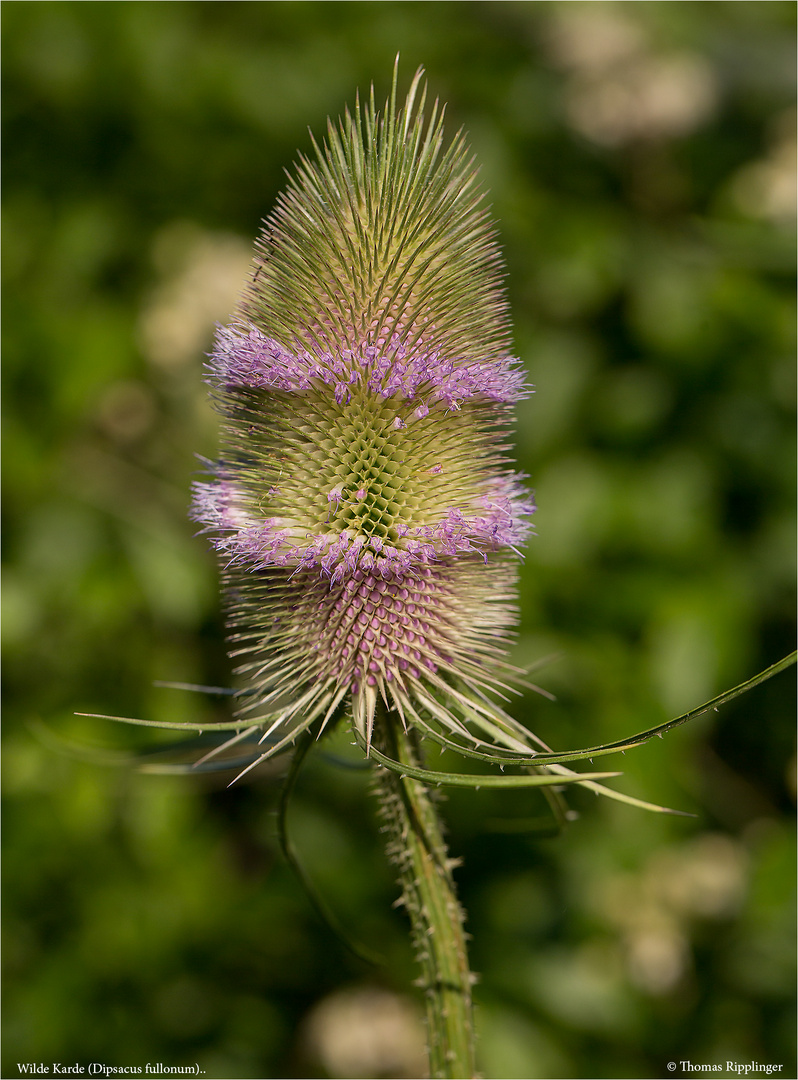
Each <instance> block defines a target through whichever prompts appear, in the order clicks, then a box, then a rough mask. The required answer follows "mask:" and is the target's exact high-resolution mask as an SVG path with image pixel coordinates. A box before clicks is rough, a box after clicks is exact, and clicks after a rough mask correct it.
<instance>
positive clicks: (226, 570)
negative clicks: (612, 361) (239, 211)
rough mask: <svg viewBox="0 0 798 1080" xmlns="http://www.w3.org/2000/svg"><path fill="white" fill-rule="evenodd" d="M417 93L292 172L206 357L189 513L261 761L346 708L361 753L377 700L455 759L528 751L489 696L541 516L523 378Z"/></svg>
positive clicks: (477, 240)
mask: <svg viewBox="0 0 798 1080" xmlns="http://www.w3.org/2000/svg"><path fill="white" fill-rule="evenodd" d="M421 80H422V72H421V71H419V72H418V73H417V74H416V76H415V78H414V80H413V83H412V86H411V88H410V91H409V94H408V97H407V100H406V102H405V104H404V106H403V107H402V108H399V107H398V106H397V101H396V76H394V87H393V91H392V94H391V97H390V100H389V102H388V103H387V105H386V108H385V110H384V112H383V113H379V112H378V111H377V109H376V107H375V101H374V93H373V90H372V93H371V97H370V100H369V103H368V104H367V106H366V107H365V108H364V109H361V108H360V104H359V103H357V104H356V106H355V110H354V112H353V113H351V114H350V113H349V112H348V111H347V112H346V113H345V115H344V117H343V119H342V120H340V121H339V123H338V124H337V125H333V124H332V123H329V124H328V130H327V138H326V141H324V142H323V143H322V144H321V145H318V144H315V143H314V149H315V156H314V158H313V160H308V159H305V158H301V159H300V162H299V164H298V166H297V168H296V170H295V172H294V174H293V175H292V176H291V177H290V179H289V182H288V187H287V189H286V191H285V192H284V193H283V194H282V195H281V196H280V197H279V199H278V203H277V207H276V209H275V210H274V212H273V213H272V215H271V216H270V217H269V218H268V219H267V221H266V222H265V227H264V229H263V232H262V234H261V236H260V238H259V240H258V241H257V248H256V255H255V260H254V269H253V273H252V277H251V280H250V282H249V284H248V287H247V289H246V291H245V294H244V296H243V299H242V301H241V303H240V305H239V307H238V309H237V311H236V313H235V315H234V317H233V319H232V321H231V323H230V325H229V326H226V327H222V328H220V329H219V330H218V333H217V337H216V343H215V348H214V350H213V354H212V356H211V359H210V366H209V381H210V382H211V385H212V388H213V391H212V392H213V394H214V397H215V400H216V402H217V405H218V407H219V409H220V411H221V413H222V416H223V418H224V427H223V448H222V453H221V460H220V461H219V462H218V464H216V465H215V466H214V467H213V470H212V477H211V479H210V481H209V482H204V483H200V484H198V485H197V486H196V490H195V498H194V508H193V516H194V517H195V519H196V520H197V521H198V522H200V523H201V524H202V525H203V526H204V527H205V530H206V531H207V532H208V533H209V534H210V535H211V537H212V543H213V544H214V546H215V547H216V549H217V550H218V552H219V555H220V557H221V562H222V566H223V576H224V586H225V595H226V604H227V618H228V624H229V629H230V640H231V651H232V654H233V655H234V656H235V657H236V659H237V663H238V665H239V666H238V672H239V674H240V676H241V678H242V690H243V692H242V693H241V694H240V696H239V698H238V700H239V703H240V706H241V707H240V710H239V713H238V715H239V716H240V717H241V719H242V722H247V723H251V724H253V725H255V724H259V725H264V726H265V727H266V734H267V735H269V736H270V738H271V747H270V749H269V750H268V751H267V754H268V753H272V752H274V751H276V750H277V749H278V748H281V747H282V746H284V745H286V744H287V743H288V742H290V741H292V740H293V739H294V738H295V737H296V735H297V734H298V733H299V731H301V730H303V729H305V728H306V727H308V726H309V725H310V724H312V723H314V722H316V721H319V726H320V727H322V728H323V727H324V725H325V724H326V723H328V722H329V721H330V720H331V719H332V718H334V717H335V716H337V715H338V714H339V713H340V712H341V711H342V710H343V709H344V708H346V707H348V706H350V705H351V715H352V719H353V724H354V729H355V732H356V734H357V735H358V737H359V739H360V741H361V743H363V744H364V745H365V746H366V747H368V746H369V744H370V741H371V736H372V729H373V725H374V718H375V712H376V710H377V708H378V703H379V702H380V701H381V702H382V703H383V707H384V708H385V709H386V710H387V711H388V713H389V714H390V713H392V714H393V715H395V716H397V717H398V718H399V719H400V720H401V722H402V723H403V724H404V725H405V726H407V725H408V724H412V725H415V726H416V727H417V728H418V729H420V731H421V732H422V733H423V734H425V735H428V736H430V737H432V738H434V739H436V740H437V741H439V742H441V743H443V744H444V745H454V746H461V747H462V746H470V747H478V746H488V745H491V744H493V742H494V741H498V742H499V743H500V744H501V745H503V746H504V747H506V748H507V747H512V748H516V749H520V750H527V751H528V745H529V744H528V742H527V741H526V739H527V738H528V736H527V735H526V732H525V731H523V730H522V729H520V728H519V727H518V726H517V725H516V723H515V721H513V720H511V718H510V717H509V715H507V714H506V713H505V712H504V711H503V710H502V709H501V708H500V706H499V705H498V704H497V702H496V697H497V692H498V696H501V694H502V692H503V690H504V688H505V683H506V682H507V680H508V679H512V674H513V672H512V669H510V668H509V666H508V665H507V664H506V662H505V660H504V654H505V651H506V647H507V643H508V639H509V638H510V636H511V634H512V631H513V627H514V624H515V621H516V610H515V591H516V574H517V564H518V558H519V549H520V547H521V546H522V545H523V544H524V542H525V539H526V537H527V534H528V532H529V528H530V526H529V515H530V514H531V513H532V511H533V509H534V504H533V501H532V498H531V496H530V494H529V492H528V491H527V490H526V489H525V487H524V484H523V478H522V477H521V476H519V475H518V474H516V473H515V472H513V471H512V470H511V468H510V467H509V464H508V458H507V454H508V445H507V441H508V431H509V425H510V423H511V420H512V405H513V403H514V402H516V401H517V400H518V399H519V398H521V397H522V396H524V394H525V392H526V391H525V386H524V378H523V373H522V371H521V369H520V366H519V363H518V361H517V360H515V359H513V358H512V356H511V355H510V353H509V350H510V328H509V321H508V313H507V302H506V299H505V296H504V292H503V286H502V277H503V271H502V262H501V257H500V253H499V250H498V247H497V243H496V238H495V231H494V227H493V225H492V223H491V220H490V217H489V214H488V211H487V209H486V208H485V205H484V196H483V194H482V193H481V191H480V189H479V186H478V183H477V179H476V175H475V171H474V167H473V161H472V159H471V157H470V155H469V152H468V149H467V146H466V144H465V141H464V139H463V137H462V135H458V136H457V137H456V138H455V139H454V141H453V142H452V143H451V145H449V147H448V149H447V148H445V146H444V142H443V129H442V112H441V111H440V110H439V108H438V105H437V103H435V105H434V106H433V107H432V108H431V110H430V115H429V118H428V119H426V118H425V115H424V109H425V91H424V90H423V88H422V85H421ZM264 756H267V755H266V754H265V755H264Z"/></svg>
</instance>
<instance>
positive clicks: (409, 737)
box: [374, 712, 477, 1078]
mask: <svg viewBox="0 0 798 1080" xmlns="http://www.w3.org/2000/svg"><path fill="white" fill-rule="evenodd" d="M374 742H375V745H377V746H378V747H379V749H381V750H382V751H383V752H384V753H385V754H387V755H389V756H391V757H393V758H394V760H396V761H401V762H402V763H403V764H406V765H411V766H412V765H418V764H419V762H420V753H419V750H418V746H417V739H416V737H415V735H414V734H413V732H412V731H411V732H409V733H408V732H405V731H404V730H403V729H402V727H401V726H400V725H399V724H398V723H397V722H395V721H393V720H388V718H387V717H386V715H385V713H384V712H383V713H382V715H380V716H379V717H378V722H377V723H376V724H375V730H374ZM375 788H376V793H377V797H378V799H379V802H380V812H381V817H382V822H383V831H384V832H385V833H386V835H387V851H388V856H389V858H390V859H391V861H392V862H393V863H394V864H395V866H396V867H397V869H398V872H399V882H400V885H401V887H402V901H403V904H404V907H405V910H406V911H407V914H408V916H409V918H410V923H411V927H412V938H413V945H414V949H415V953H416V959H417V960H418V962H419V964H420V965H421V969H422V976H421V980H420V983H419V985H421V986H422V988H423V990H424V998H425V1005H426V1013H427V1043H428V1054H429V1071H430V1076H431V1077H433V1078H439V1077H444V1078H449V1077H460V1078H463V1077H465V1078H471V1077H475V1076H476V1075H477V1074H476V1064H475V1058H474V1026H473V1015H472V1001H471V987H472V984H473V981H474V978H473V976H472V974H471V972H470V970H469V966H468V952H467V949H466V933H465V929H464V925H463V924H464V920H465V912H464V911H463V909H462V907H461V906H460V904H459V902H458V900H457V895H456V891H455V883H454V878H453V877H452V861H451V860H450V859H449V857H448V853H447V849H446V843H445V841H444V838H443V831H442V824H441V820H440V817H439V815H438V811H437V808H436V806H435V803H434V801H433V799H432V798H431V797H430V793H429V791H428V790H427V788H425V787H424V785H423V784H421V783H419V782H418V781H417V780H413V779H411V778H410V777H408V776H399V775H397V774H396V773H393V772H390V771H388V770H387V769H377V770H376V781H375Z"/></svg>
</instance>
